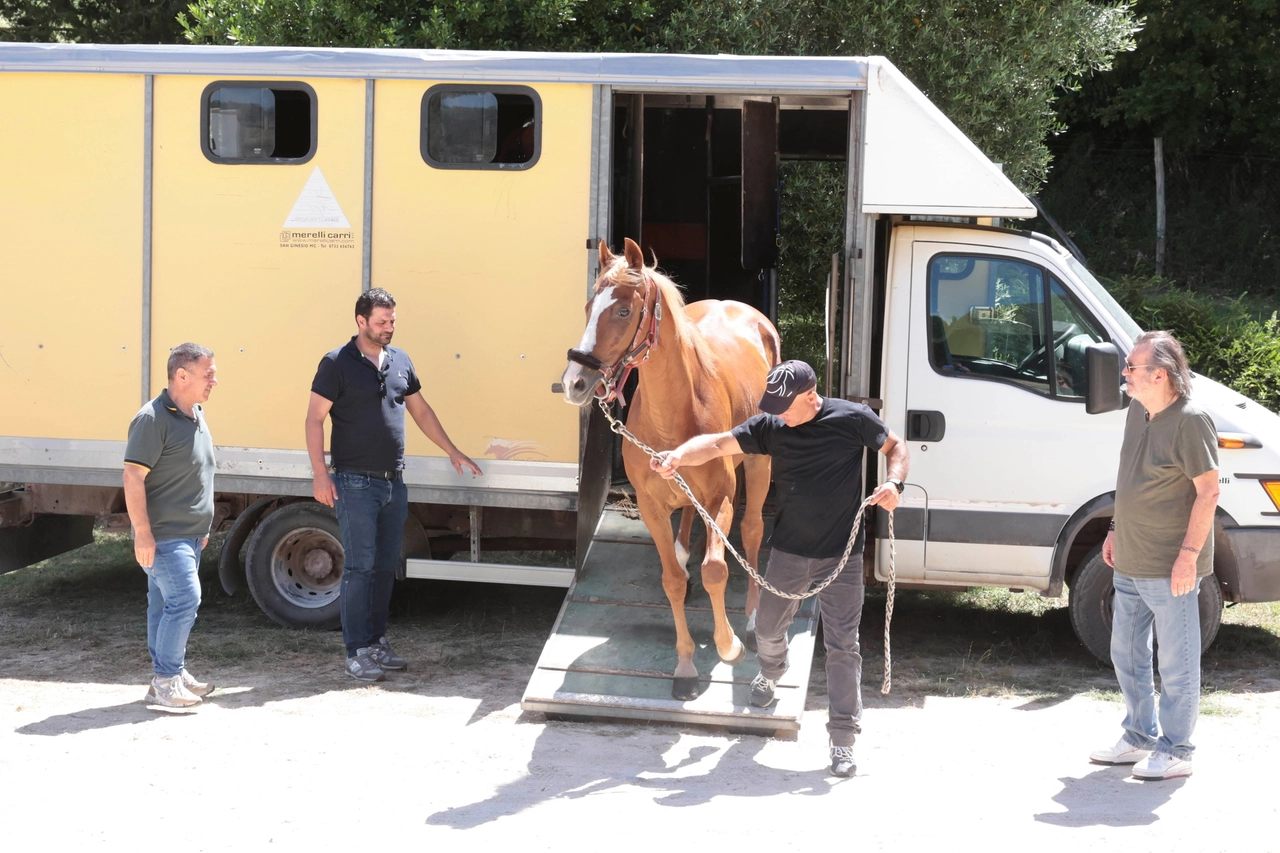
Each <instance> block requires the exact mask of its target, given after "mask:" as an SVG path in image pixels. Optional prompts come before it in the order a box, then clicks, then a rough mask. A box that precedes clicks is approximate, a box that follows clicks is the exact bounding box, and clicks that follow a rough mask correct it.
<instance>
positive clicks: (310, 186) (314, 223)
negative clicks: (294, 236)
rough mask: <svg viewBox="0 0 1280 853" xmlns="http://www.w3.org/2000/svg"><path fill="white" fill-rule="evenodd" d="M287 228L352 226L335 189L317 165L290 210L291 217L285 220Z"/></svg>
mask: <svg viewBox="0 0 1280 853" xmlns="http://www.w3.org/2000/svg"><path fill="white" fill-rule="evenodd" d="M284 227H285V228H350V227H351V223H350V222H348V221H347V217H346V214H344V213H343V212H342V208H341V207H340V206H339V205H338V200H337V199H336V198H334V197H333V190H331V189H329V183H328V182H327V181H326V180H325V179H324V175H322V174H320V167H319V166H316V168H315V170H314V171H313V172H312V173H311V177H310V178H308V179H307V185H306V186H305V187H303V188H302V192H301V193H300V194H299V195H298V200H297V201H295V202H294V203H293V210H291V211H289V218H288V219H286V220H285V221H284Z"/></svg>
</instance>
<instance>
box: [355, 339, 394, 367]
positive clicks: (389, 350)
mask: <svg viewBox="0 0 1280 853" xmlns="http://www.w3.org/2000/svg"><path fill="white" fill-rule="evenodd" d="M357 337H359V335H352V336H351V340H350V341H348V342H347V345H346V346H345V347H343V350H345V351H347V352H350V354H351V356H352V357H353V358H355V359H357V360H359V361H362V362H364V363H366V364H368V365H369V366H370V367H372V368H373V369H374V370H377V369H378V365H376V364H374V363H373V360H372V359H370V358H368V357H367V356H365V354H364V350H362V349H360V345H359V344H357V343H356V338H357ZM394 354H395V349H394V348H393V347H391V346H390V345H388V346H385V347H383V348H382V366H383V367H384V368H385V367H386V366H387V365H388V364H390V363H391V359H392V357H393V356H394Z"/></svg>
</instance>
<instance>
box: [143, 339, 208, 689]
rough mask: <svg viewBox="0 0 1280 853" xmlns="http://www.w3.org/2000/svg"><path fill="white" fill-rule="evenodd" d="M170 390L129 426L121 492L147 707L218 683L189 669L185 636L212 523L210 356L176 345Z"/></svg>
mask: <svg viewBox="0 0 1280 853" xmlns="http://www.w3.org/2000/svg"><path fill="white" fill-rule="evenodd" d="M168 371H169V387H168V388H166V389H165V390H163V391H161V392H160V395H159V396H158V397H156V398H155V399H153V400H150V401H148V402H147V403H146V404H145V405H144V406H143V407H142V408H141V409H140V410H139V411H138V414H136V415H134V417H133V422H132V423H130V424H129V441H128V444H127V445H126V446H125V451H124V496H125V503H126V505H127V507H128V510H129V521H130V522H131V523H132V524H133V552H134V556H135V557H137V560H138V565H140V566H142V568H143V569H144V570H145V571H146V572H147V578H148V581H147V649H148V651H150V653H151V664H152V668H153V669H154V671H155V676H154V677H153V678H152V680H151V687H150V689H149V690H148V691H147V696H146V699H145V701H146V702H147V703H148V704H153V705H161V706H164V707H168V708H190V707H193V706H195V705H199V704H200V702H201V697H203V696H207V695H208V694H210V693H212V692H213V685H212V684H209V683H206V682H201V681H197V680H196V679H195V678H193V677H192V676H191V673H189V672H187V669H186V654H187V637H188V635H190V633H191V626H192V625H194V624H195V621H196V610H197V609H199V607H200V578H199V576H198V572H199V568H200V552H201V551H202V550H203V549H204V546H205V545H207V544H208V543H209V530H210V528H211V527H212V525H213V471H214V458H213V438H212V437H211V436H210V435H209V427H208V425H207V424H206V423H205V420H204V408H203V407H202V406H201V403H203V402H205V401H206V400H208V399H209V394H210V392H211V391H213V386H215V385H217V384H218V379H217V375H218V368H217V366H216V365H215V364H214V363H213V353H212V352H210V351H209V350H208V349H205V348H204V347H202V346H200V345H199V344H193V343H185V344H181V345H179V346H177V347H174V349H173V352H172V353H170V355H169V365H168Z"/></svg>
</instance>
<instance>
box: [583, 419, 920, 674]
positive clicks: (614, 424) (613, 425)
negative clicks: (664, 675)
mask: <svg viewBox="0 0 1280 853" xmlns="http://www.w3.org/2000/svg"><path fill="white" fill-rule="evenodd" d="M596 403H597V404H598V405H599V406H600V411H602V412H604V416H605V417H606V418H607V419H608V420H609V429H611V430H613V431H614V432H615V433H617V434H618V435H620V436H622V437H623V438H625V439H626V440H627V441H629V442H631V443H632V444H634V445H635V446H636V447H638V448H640V449H641V450H643V451H644V452H645V453H647V454H648V455H649V457H650V458H652V459H656V460H658V461H659V462H661V461H662V455H661V454H660V453H659V452H658V451H656V450H654V449H653V448H652V447H650V446H649V445H647V444H645V443H644V442H643V441H641V440H640V439H638V438H636V436H635V433H633V432H631V430H629V429H627V427H626V425H625V424H623V423H622V422H621V421H619V420H618V419H617V418H615V417H614V416H613V413H612V412H610V411H609V406H608V404H607V403H605V402H604V400H602V399H600V398H596ZM674 479H675V483H676V485H678V486H679V487H680V490H681V491H683V492H684V493H685V495H686V496H687V497H688V498H689V500H690V501H691V502H692V503H693V508H694V509H696V510H697V511H698V515H700V516H702V520H703V522H705V523H706V525H707V529H708V530H710V531H712V532H714V533H715V534H716V535H717V536H719V537H720V540H721V541H722V542H724V547H725V548H727V549H728V550H729V553H730V554H732V555H733V558H734V559H735V560H737V561H738V562H739V563H741V564H742V568H744V569H746V571H747V574H749V575H750V576H751V577H752V578H753V579H754V580H755V582H756V583H758V584H760V586H761V587H763V588H764V589H767V590H768V591H769V592H771V593H773V594H774V595H776V596H778V597H779V598H786V599H790V600H791V601H803V600H804V599H806V598H812V597H813V596H815V595H817V594H818V593H820V592H822V591H823V590H824V589H826V588H827V587H828V586H830V585H831V584H832V583H834V582H835V579H836V578H838V577H839V576H840V572H842V571H844V566H845V563H847V562H849V554H850V553H851V552H852V551H853V543H854V542H855V541H857V538H858V528H859V527H861V526H862V516H863V515H864V514H865V512H866V509H867V507H868V506H870V502H871V498H870V497H868V498H867V499H866V500H864V501H863V502H862V503H861V504H860V505H859V506H858V512H857V515H855V516H854V518H853V530H852V531H851V532H850V533H849V541H848V542H847V543H845V546H844V553H843V554H842V555H840V564H839V565H838V566H836V567H835V570H834V571H833V572H832V573H831V575H830V577H828V578H826V579H825V580H823V581H822V582H821V583H819V584H818V585H817V586H815V587H813V589H810V590H809V591H808V592H804V593H795V592H783V591H782V590H780V589H778V588H777V587H775V586H773V585H772V584H770V583H769V582H768V581H767V580H765V579H764V578H763V577H761V576H760V573H759V572H757V571H756V570H755V569H754V568H753V567H752V566H751V564H750V563H748V562H747V560H746V558H745V557H743V556H742V555H741V554H739V553H738V551H737V549H736V548H734V547H733V543H731V542H730V541H729V537H728V536H726V535H725V533H724V531H723V530H721V529H720V527H719V525H717V524H716V522H715V519H713V518H712V517H711V515H710V513H708V512H707V511H706V509H705V508H703V506H702V504H700V503H698V499H697V498H695V497H694V496H693V491H692V490H691V489H690V488H689V484H688V483H686V482H685V481H684V477H681V476H680V472H679V471H677V472H675V478H674ZM888 515H889V590H888V595H887V596H886V598H885V604H884V683H883V684H882V685H881V687H880V692H881V693H885V694H887V693H888V692H889V687H890V683H891V680H892V676H893V668H892V662H891V659H890V656H889V624H890V622H892V621H893V597H894V589H895V586H896V582H897V578H896V573H895V570H894V563H895V562H896V560H897V548H896V546H895V543H894V537H893V512H892V511H891V512H889V513H888Z"/></svg>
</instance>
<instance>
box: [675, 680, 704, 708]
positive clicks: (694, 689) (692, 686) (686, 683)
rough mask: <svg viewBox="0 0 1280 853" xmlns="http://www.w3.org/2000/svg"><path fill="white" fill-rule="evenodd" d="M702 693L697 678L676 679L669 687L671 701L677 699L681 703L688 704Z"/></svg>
mask: <svg viewBox="0 0 1280 853" xmlns="http://www.w3.org/2000/svg"><path fill="white" fill-rule="evenodd" d="M701 692H702V688H701V687H700V686H699V685H698V677H697V676H696V675H695V676H693V677H692V678H681V677H676V678H675V679H673V683H672V685H671V696H672V698H673V699H679V700H680V701H681V702H689V701H692V700H694V699H697V698H698V694H700V693H701Z"/></svg>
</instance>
